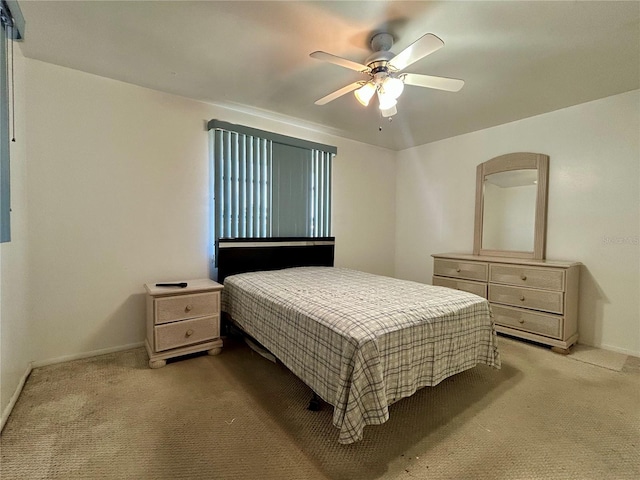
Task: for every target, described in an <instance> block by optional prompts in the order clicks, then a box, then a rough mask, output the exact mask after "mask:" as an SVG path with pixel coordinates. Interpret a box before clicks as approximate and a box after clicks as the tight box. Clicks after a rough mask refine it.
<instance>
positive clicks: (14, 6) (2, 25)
mask: <svg viewBox="0 0 640 480" xmlns="http://www.w3.org/2000/svg"><path fill="white" fill-rule="evenodd" d="M24 26H25V24H24V17H23V16H22V12H21V11H20V7H19V6H18V2H17V1H15V0H0V91H1V94H0V242H8V241H10V240H11V193H10V187H11V179H10V168H9V157H10V154H11V149H10V147H9V127H10V118H9V101H10V99H12V98H13V97H14V94H15V92H14V85H13V81H9V80H10V79H9V75H11V79H13V74H14V72H13V41H16V40H22V39H23V38H24V30H25V28H24ZM9 47H11V48H9ZM12 114H13V115H15V112H12ZM14 134H15V132H14Z"/></svg>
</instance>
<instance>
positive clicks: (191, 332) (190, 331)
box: [186, 329, 193, 337]
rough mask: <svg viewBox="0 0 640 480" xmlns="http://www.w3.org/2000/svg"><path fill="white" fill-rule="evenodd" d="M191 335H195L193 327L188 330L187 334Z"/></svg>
mask: <svg viewBox="0 0 640 480" xmlns="http://www.w3.org/2000/svg"><path fill="white" fill-rule="evenodd" d="M191 335H193V330H191V329H189V330H187V333H186V336H187V337H190V336H191Z"/></svg>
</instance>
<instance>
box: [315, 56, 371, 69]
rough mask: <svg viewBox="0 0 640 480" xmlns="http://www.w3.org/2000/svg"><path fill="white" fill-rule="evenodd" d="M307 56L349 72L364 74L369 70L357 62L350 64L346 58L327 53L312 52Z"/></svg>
mask: <svg viewBox="0 0 640 480" xmlns="http://www.w3.org/2000/svg"><path fill="white" fill-rule="evenodd" d="M309 56H310V57H311V58H315V59H316V60H322V61H323V62H329V63H333V64H335V65H339V66H341V67H344V68H348V69H350V70H355V71H356V72H363V73H366V72H369V71H370V70H371V69H370V68H369V67H367V66H366V65H363V64H361V63H358V62H352V61H351V60H347V59H346V58H342V57H338V56H336V55H331V54H330V53H327V52H313V53H310V54H309Z"/></svg>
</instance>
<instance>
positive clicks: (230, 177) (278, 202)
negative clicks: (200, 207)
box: [209, 120, 337, 240]
mask: <svg viewBox="0 0 640 480" xmlns="http://www.w3.org/2000/svg"><path fill="white" fill-rule="evenodd" d="M209 138H210V143H211V145H210V147H211V156H212V161H213V169H212V170H213V181H212V190H213V197H214V200H213V210H214V213H213V232H214V237H215V240H217V239H218V238H247V237H263V238H264V237H326V236H330V235H331V164H332V160H333V156H334V155H335V154H336V152H337V149H336V148H335V147H331V146H328V145H322V144H318V143H314V142H308V141H306V140H300V139H296V138H292V137H287V136H284V135H278V134H274V133H271V132H265V131H262V130H256V129H253V128H249V127H244V126H241V125H233V124H230V123H227V122H222V121H220V120H211V121H210V122H209Z"/></svg>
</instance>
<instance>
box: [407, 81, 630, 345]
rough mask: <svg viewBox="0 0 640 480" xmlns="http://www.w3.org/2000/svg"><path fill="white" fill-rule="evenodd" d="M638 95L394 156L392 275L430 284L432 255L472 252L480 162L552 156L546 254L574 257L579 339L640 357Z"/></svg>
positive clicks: (612, 98)
mask: <svg viewBox="0 0 640 480" xmlns="http://www.w3.org/2000/svg"><path fill="white" fill-rule="evenodd" d="M639 107H640V91H637V90H636V91H633V92H629V93H625V94H621V95H616V96H613V97H608V98H604V99H601V100H597V101H594V102H589V103H585V104H582V105H578V106H574V107H570V108H566V109H563V110H559V111H556V112H551V113H548V114H544V115H540V116H536V117H532V118H528V119H525V120H521V121H518V122H513V123H509V124H505V125H501V126H498V127H494V128H490V129H487V130H482V131H478V132H474V133H470V134H466V135H462V136H459V137H455V138H450V139H447V140H442V141H439V142H434V143H431V144H428V145H423V146H420V147H416V148H413V149H408V150H405V151H402V152H400V153H399V155H398V165H397V177H396V180H397V183H396V191H397V195H396V208H397V217H396V222H397V224H396V252H397V253H396V276H398V277H401V278H407V279H413V280H417V281H421V282H425V283H431V275H432V273H433V262H432V258H431V257H430V255H431V254H434V253H444V252H467V253H469V252H471V251H472V249H473V221H474V203H475V199H474V195H475V174H476V166H477V165H478V164H479V163H482V162H484V161H486V160H488V159H490V158H493V157H496V156H498V155H502V154H505V153H511V152H519V151H522V152H536V153H544V154H547V155H549V156H550V174H549V175H550V180H549V208H548V233H547V258H549V259H556V260H578V261H580V262H582V263H583V264H584V266H583V267H582V268H581V279H580V280H581V284H580V295H581V299H580V313H579V333H580V340H579V341H580V342H581V343H585V344H588V345H594V346H600V347H603V348H607V349H610V350H616V351H620V352H625V353H630V354H634V355H640V302H639V294H638V292H640V254H639V247H638V238H639V235H640V206H639V205H640V189H639V183H640V145H639V144H640V138H639V137H640V135H639V133H638V132H640V119H639V115H640V108H639Z"/></svg>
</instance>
